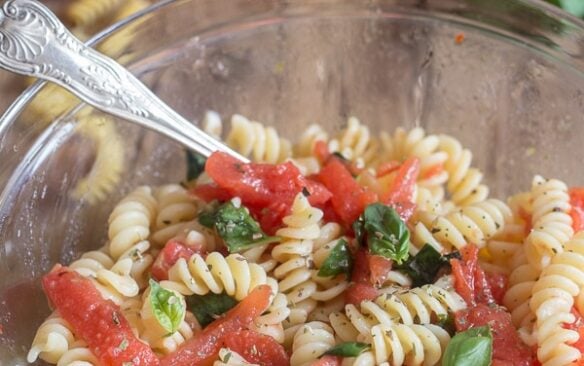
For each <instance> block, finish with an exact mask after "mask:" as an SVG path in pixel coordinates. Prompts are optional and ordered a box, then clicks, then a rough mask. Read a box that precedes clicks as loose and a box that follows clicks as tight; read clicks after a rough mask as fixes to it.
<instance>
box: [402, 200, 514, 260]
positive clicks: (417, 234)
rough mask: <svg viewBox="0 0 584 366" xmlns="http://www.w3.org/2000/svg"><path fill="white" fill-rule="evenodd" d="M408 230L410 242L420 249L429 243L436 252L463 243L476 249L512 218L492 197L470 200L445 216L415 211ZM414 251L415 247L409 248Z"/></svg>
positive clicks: (505, 208) (506, 208) (463, 245)
mask: <svg viewBox="0 0 584 366" xmlns="http://www.w3.org/2000/svg"><path fill="white" fill-rule="evenodd" d="M416 218H417V220H419V221H418V222H417V223H415V224H414V230H413V231H412V242H413V243H414V245H415V246H416V247H417V249H420V248H421V247H422V246H424V245H425V244H430V245H432V246H433V247H434V248H435V249H436V250H438V251H439V252H444V251H447V250H450V249H453V248H456V249H461V248H463V247H465V246H466V245H467V244H470V243H472V244H475V245H476V246H478V247H479V248H482V247H484V246H485V244H486V242H487V240H488V239H490V238H492V237H493V236H494V235H496V234H497V233H499V232H501V231H502V230H503V229H504V227H505V224H506V223H507V222H509V221H510V220H511V218H512V214H511V210H510V209H509V207H508V206H507V205H506V204H505V203H503V202H501V201H499V200H496V199H489V200H486V201H482V202H478V203H474V204H471V205H468V206H465V207H462V208H459V209H458V210H456V211H454V212H450V213H449V214H446V215H432V214H430V213H429V212H419V213H418V215H417V216H416ZM411 249H412V250H413V251H414V252H416V251H417V250H416V248H414V247H413V246H412V248H411Z"/></svg>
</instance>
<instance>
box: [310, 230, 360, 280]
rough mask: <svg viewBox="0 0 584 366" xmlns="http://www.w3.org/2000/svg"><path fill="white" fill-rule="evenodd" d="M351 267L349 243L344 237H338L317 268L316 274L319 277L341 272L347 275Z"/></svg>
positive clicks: (351, 257)
mask: <svg viewBox="0 0 584 366" xmlns="http://www.w3.org/2000/svg"><path fill="white" fill-rule="evenodd" d="M352 268H353V256H352V255H351V251H350V250H349V243H347V241H346V240H345V239H339V241H337V243H336V244H335V247H334V248H333V249H332V250H331V251H330V253H329V256H328V257H327V258H326V259H325V261H324V262H323V264H322V266H321V267H320V269H319V270H318V274H317V275H318V276H319V277H332V276H336V275H338V274H341V273H346V274H347V275H349V274H350V273H351V269H352Z"/></svg>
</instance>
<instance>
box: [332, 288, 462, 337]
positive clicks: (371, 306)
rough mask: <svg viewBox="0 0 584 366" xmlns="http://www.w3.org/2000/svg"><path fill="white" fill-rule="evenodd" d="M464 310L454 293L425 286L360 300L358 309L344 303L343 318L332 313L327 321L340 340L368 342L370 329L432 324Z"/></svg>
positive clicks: (459, 299)
mask: <svg viewBox="0 0 584 366" xmlns="http://www.w3.org/2000/svg"><path fill="white" fill-rule="evenodd" d="M465 308H466V303H465V302H464V300H463V299H462V298H461V297H460V295H458V294H457V293H456V292H454V291H447V290H445V289H443V288H441V287H438V286H436V285H425V286H422V287H418V288H413V289H410V290H397V291H395V292H393V293H387V294H384V295H381V296H379V297H377V298H376V299H375V300H374V301H363V302H362V303H361V304H360V305H359V308H358V307H357V306H355V305H352V304H347V305H346V306H345V314H346V315H344V314H340V313H335V314H331V317H330V321H331V324H332V326H333V328H334V330H335V332H336V333H337V334H338V335H339V337H340V338H341V339H343V340H346V339H358V340H360V341H368V337H369V335H370V332H371V329H372V328H373V327H374V326H376V325H378V324H386V325H392V324H397V323H400V324H406V325H412V324H431V323H432V322H433V321H436V319H440V318H445V317H447V316H448V315H451V314H454V313H456V312H457V311H460V310H463V309H465ZM351 327H352V328H353V329H351Z"/></svg>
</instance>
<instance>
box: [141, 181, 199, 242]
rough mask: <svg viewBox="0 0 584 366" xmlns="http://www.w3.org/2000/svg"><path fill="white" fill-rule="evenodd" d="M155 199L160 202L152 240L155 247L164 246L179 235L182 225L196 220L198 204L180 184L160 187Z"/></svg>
mask: <svg viewBox="0 0 584 366" xmlns="http://www.w3.org/2000/svg"><path fill="white" fill-rule="evenodd" d="M155 197H156V200H157V201H158V213H157V215H156V221H155V222H154V232H153V234H152V238H151V239H152V243H153V244H154V245H157V246H162V245H164V244H165V243H166V242H167V241H168V240H169V239H170V238H172V237H174V236H176V235H177V234H179V232H180V230H181V228H182V227H183V225H182V224H184V223H185V222H189V221H191V220H194V219H195V217H196V216H197V203H196V201H195V198H194V197H193V196H191V195H189V193H188V192H187V190H186V189H184V188H183V187H181V186H180V185H178V184H167V185H164V186H161V187H159V188H158V189H157V190H156V192H155Z"/></svg>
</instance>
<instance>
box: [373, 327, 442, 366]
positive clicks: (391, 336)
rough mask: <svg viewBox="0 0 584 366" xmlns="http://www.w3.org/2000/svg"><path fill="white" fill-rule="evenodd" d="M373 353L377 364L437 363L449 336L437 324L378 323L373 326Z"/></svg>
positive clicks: (428, 364)
mask: <svg viewBox="0 0 584 366" xmlns="http://www.w3.org/2000/svg"><path fill="white" fill-rule="evenodd" d="M371 339H372V344H371V348H372V353H373V354H374V355H375V361H376V363H377V364H383V363H384V362H387V363H388V364H389V365H392V366H400V365H424V366H431V365H437V364H439V362H440V359H441V358H442V353H443V350H444V349H445V348H446V346H447V344H448V342H449V341H450V335H449V334H448V332H446V331H445V330H444V329H442V328H440V327H439V326H437V325H433V324H425V325H418V324H412V325H405V324H394V325H388V324H379V325H376V326H374V327H373V328H371Z"/></svg>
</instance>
